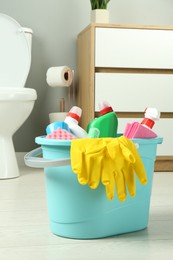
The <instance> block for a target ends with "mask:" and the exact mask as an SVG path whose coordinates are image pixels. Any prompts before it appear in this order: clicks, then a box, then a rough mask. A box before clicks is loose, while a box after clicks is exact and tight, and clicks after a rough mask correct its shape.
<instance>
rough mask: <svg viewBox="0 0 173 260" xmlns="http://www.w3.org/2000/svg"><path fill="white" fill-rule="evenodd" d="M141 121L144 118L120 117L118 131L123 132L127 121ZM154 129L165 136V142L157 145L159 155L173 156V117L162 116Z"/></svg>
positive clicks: (159, 134)
mask: <svg viewBox="0 0 173 260" xmlns="http://www.w3.org/2000/svg"><path fill="white" fill-rule="evenodd" d="M134 121H135V122H141V121H142V118H119V119H118V132H119V133H123V132H124V129H125V127H126V124H127V123H132V122H134ZM153 131H155V133H156V134H157V135H158V136H161V137H163V143H162V144H161V145H158V147H157V155H158V156H173V142H172V133H173V118H169V119H166V118H161V119H160V120H159V121H158V122H156V123H155V125H154V127H153Z"/></svg>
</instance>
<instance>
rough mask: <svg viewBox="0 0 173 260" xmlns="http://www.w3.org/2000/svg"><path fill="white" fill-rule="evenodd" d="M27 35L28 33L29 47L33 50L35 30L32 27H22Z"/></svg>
mask: <svg viewBox="0 0 173 260" xmlns="http://www.w3.org/2000/svg"><path fill="white" fill-rule="evenodd" d="M22 29H23V31H24V33H25V35H26V38H27V41H28V45H29V48H30V50H31V48H32V35H33V30H32V29H30V28H26V27H22Z"/></svg>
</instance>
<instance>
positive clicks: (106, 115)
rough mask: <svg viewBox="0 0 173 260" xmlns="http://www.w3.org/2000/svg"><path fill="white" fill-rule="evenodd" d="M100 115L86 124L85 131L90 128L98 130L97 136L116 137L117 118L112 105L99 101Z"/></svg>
mask: <svg viewBox="0 0 173 260" xmlns="http://www.w3.org/2000/svg"><path fill="white" fill-rule="evenodd" d="M99 110H100V112H99V114H100V117H98V118H95V119H93V120H92V121H90V122H89V124H88V126H87V132H89V131H90V129H91V128H97V129H99V131H100V135H99V137H117V128H118V119H117V115H116V113H115V112H114V111H113V109H112V107H111V106H110V105H109V104H108V102H106V101H102V102H100V103H99Z"/></svg>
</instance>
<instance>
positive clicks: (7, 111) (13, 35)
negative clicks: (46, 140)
mask: <svg viewBox="0 0 173 260" xmlns="http://www.w3.org/2000/svg"><path fill="white" fill-rule="evenodd" d="M0 35H1V40H0V179H10V178H16V177H19V175H20V174H19V169H18V164H17V160H16V155H15V149H14V144H13V139H12V138H13V134H14V133H15V132H16V131H17V130H18V129H19V128H20V127H21V125H22V124H23V123H24V122H25V121H26V119H27V118H28V117H29V115H30V114H31V112H32V109H33V107H34V103H35V100H36V99H37V93H36V91H35V90H34V89H31V88H24V86H25V83H26V80H27V77H28V74H29V70H30V65H31V40H32V30H31V29H27V28H23V27H21V25H20V24H19V23H18V22H16V21H15V20H14V19H13V18H11V17H9V16H7V15H5V14H0ZM26 138H27V137H26Z"/></svg>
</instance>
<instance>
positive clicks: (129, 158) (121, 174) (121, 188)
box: [102, 138, 135, 202]
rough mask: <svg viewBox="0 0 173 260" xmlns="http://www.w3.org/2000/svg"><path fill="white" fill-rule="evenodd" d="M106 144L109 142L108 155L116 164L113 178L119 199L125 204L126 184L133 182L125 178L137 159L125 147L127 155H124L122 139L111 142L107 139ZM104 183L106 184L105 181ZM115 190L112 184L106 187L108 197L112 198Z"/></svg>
mask: <svg viewBox="0 0 173 260" xmlns="http://www.w3.org/2000/svg"><path fill="white" fill-rule="evenodd" d="M105 142H107V150H108V153H109V155H110V157H111V158H112V160H113V162H114V171H113V178H114V183H115V186H116V193H117V197H118V198H119V200H120V201H122V202H123V201H124V200H125V199H126V195H127V194H126V185H125V184H126V182H127V181H128V183H130V181H131V180H129V179H128V178H125V176H126V172H128V171H129V164H130V163H134V162H135V158H134V156H133V153H132V152H131V151H130V150H129V149H128V148H126V147H124V150H125V151H126V153H125V155H124V154H123V153H122V148H121V146H122V145H121V143H120V138H112V139H111V140H108V139H107V138H106V139H105ZM130 175H131V174H130ZM132 177H133V175H132ZM102 182H103V184H104V181H102ZM113 188H114V187H113V185H112V184H111V183H110V185H107V186H106V193H107V197H109V198H110V197H111V193H113V192H112V189H113Z"/></svg>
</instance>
